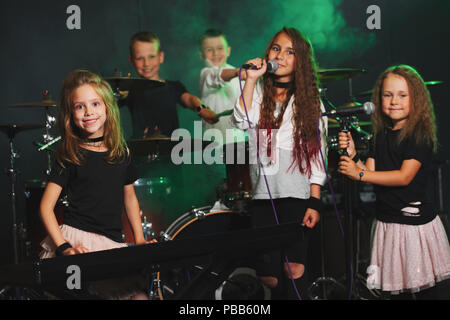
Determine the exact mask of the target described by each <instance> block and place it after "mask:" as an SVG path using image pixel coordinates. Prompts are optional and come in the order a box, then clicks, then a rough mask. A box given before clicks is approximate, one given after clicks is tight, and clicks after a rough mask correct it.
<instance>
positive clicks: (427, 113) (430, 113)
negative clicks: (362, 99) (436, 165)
mask: <svg viewBox="0 0 450 320" xmlns="http://www.w3.org/2000/svg"><path fill="white" fill-rule="evenodd" d="M389 74H396V75H399V76H401V77H403V78H404V79H405V80H406V82H407V84H408V90H409V95H410V103H411V106H410V112H409V115H408V120H407V121H406V124H405V126H404V127H403V128H402V130H401V132H400V134H399V136H398V143H400V142H401V141H402V140H403V139H405V138H407V137H411V138H413V139H414V140H415V142H416V143H417V144H425V145H429V146H432V147H433V151H434V152H436V151H437V147H438V143H437V134H436V131H437V129H436V119H435V115H434V107H433V102H432V101H431V96H430V92H429V91H428V89H427V86H426V85H425V83H424V81H423V79H422V77H421V76H420V74H419V73H418V72H417V71H416V70H415V69H414V68H413V67H411V66H408V65H404V64H400V65H394V66H390V67H389V68H387V69H386V70H385V71H384V72H383V73H382V74H381V75H380V76H379V77H378V80H377V82H376V84H375V88H374V90H373V94H372V102H373V103H374V104H375V106H376V109H375V113H374V114H373V116H372V126H373V132H374V137H376V135H377V133H379V132H383V131H384V130H385V129H386V128H389V127H391V126H392V121H391V119H390V118H389V117H387V116H386V115H385V114H384V113H383V111H382V94H383V92H382V91H383V82H384V79H386V77H387V76H388V75H389Z"/></svg>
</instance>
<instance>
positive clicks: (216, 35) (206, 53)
mask: <svg viewBox="0 0 450 320" xmlns="http://www.w3.org/2000/svg"><path fill="white" fill-rule="evenodd" d="M200 49H201V51H200V56H201V57H202V59H203V60H204V61H205V67H204V68H203V69H202V71H201V72H200V98H201V100H202V101H203V102H204V103H205V104H206V105H207V106H208V107H209V108H210V109H211V110H213V111H214V112H215V113H216V115H218V116H220V115H221V114H222V113H225V114H227V111H229V113H228V114H227V115H222V116H220V118H219V121H218V122H217V123H215V124H208V123H206V122H205V121H203V129H204V130H206V129H210V128H216V129H219V130H220V132H221V133H222V136H223V144H226V143H233V142H242V141H245V140H246V133H245V132H244V131H242V130H239V129H236V128H234V127H233V126H232V125H231V120H230V117H231V114H232V110H233V108H234V105H235V103H236V100H237V99H238V98H239V96H240V87H239V68H235V67H233V66H232V65H229V64H228V63H227V59H228V57H229V56H230V52H231V47H230V46H229V45H228V41H227V39H226V37H225V35H224V34H223V33H222V32H221V31H220V30H217V29H208V30H206V31H205V32H204V33H203V35H202V36H201V38H200ZM245 75H246V73H245V70H242V73H241V80H244V79H245ZM227 130H228V131H229V132H228V138H227ZM217 142H218V141H217Z"/></svg>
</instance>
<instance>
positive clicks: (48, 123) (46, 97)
mask: <svg viewBox="0 0 450 320" xmlns="http://www.w3.org/2000/svg"><path fill="white" fill-rule="evenodd" d="M57 106H58V105H57V103H56V101H54V100H52V96H51V94H50V93H49V91H48V90H44V91H43V93H42V100H41V101H39V102H31V103H21V104H14V105H10V106H9V107H10V108H45V133H44V134H43V136H42V138H43V142H42V143H38V142H37V143H35V144H36V145H38V146H39V149H38V151H42V150H46V151H48V152H47V169H46V170H45V174H46V175H49V174H50V171H51V165H52V160H51V154H50V151H51V150H49V149H47V148H46V147H47V146H50V145H52V144H53V143H55V142H57V141H59V139H61V137H59V139H58V138H53V136H52V135H51V134H50V130H51V129H52V128H53V126H54V125H55V123H56V117H54V116H52V115H51V114H50V108H56V107H57ZM56 139H57V140H56ZM55 140H56V141H55ZM44 146H45V147H44Z"/></svg>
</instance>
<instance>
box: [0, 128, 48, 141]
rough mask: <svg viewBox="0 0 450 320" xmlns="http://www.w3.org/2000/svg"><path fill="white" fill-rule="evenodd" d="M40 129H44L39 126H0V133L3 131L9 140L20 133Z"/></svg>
mask: <svg viewBox="0 0 450 320" xmlns="http://www.w3.org/2000/svg"><path fill="white" fill-rule="evenodd" d="M41 128H45V126H44V125H41V124H0V131H3V132H4V133H5V134H6V135H7V136H8V137H9V138H11V139H12V138H14V136H15V135H16V134H17V133H19V132H21V131H25V130H33V129H41Z"/></svg>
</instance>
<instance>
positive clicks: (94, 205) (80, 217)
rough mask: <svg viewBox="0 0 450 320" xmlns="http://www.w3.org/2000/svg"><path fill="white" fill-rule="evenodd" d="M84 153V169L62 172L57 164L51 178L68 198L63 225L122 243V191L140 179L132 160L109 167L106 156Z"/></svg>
mask: <svg viewBox="0 0 450 320" xmlns="http://www.w3.org/2000/svg"><path fill="white" fill-rule="evenodd" d="M81 152H82V153H83V156H84V159H83V164H82V165H81V166H77V165H75V164H71V163H65V164H64V165H65V168H63V167H61V166H60V165H59V164H58V163H57V162H56V161H55V164H54V166H53V169H52V172H51V174H50V177H49V181H51V182H54V183H56V184H58V185H60V186H61V187H63V188H64V191H65V193H66V195H67V200H68V207H66V208H65V209H64V224H67V225H70V226H72V227H74V228H77V229H81V230H84V231H88V232H94V233H98V234H101V235H104V236H106V237H108V238H110V239H112V240H114V241H117V242H123V239H122V211H123V207H124V201H123V195H124V194H123V188H124V186H125V185H128V184H132V183H133V182H134V181H135V180H136V179H137V174H136V168H135V166H134V164H133V160H132V157H131V156H130V157H128V158H126V159H124V160H123V161H121V162H119V163H117V164H109V163H107V162H106V160H105V159H104V157H105V155H106V152H94V151H90V150H86V149H81Z"/></svg>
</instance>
